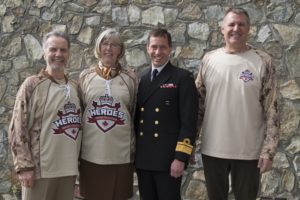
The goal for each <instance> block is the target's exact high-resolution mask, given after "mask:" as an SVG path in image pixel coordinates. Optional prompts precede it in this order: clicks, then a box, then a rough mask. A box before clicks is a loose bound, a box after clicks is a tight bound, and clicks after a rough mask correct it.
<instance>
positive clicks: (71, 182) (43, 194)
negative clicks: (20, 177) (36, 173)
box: [22, 176, 76, 200]
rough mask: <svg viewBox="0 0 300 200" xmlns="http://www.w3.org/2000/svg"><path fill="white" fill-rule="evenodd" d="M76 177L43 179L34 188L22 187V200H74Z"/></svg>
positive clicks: (36, 182)
mask: <svg viewBox="0 0 300 200" xmlns="http://www.w3.org/2000/svg"><path fill="white" fill-rule="evenodd" d="M75 178H76V176H65V177H59V178H41V179H38V180H35V182H34V185H33V187H31V188H27V187H22V200H73V193H74V186H75Z"/></svg>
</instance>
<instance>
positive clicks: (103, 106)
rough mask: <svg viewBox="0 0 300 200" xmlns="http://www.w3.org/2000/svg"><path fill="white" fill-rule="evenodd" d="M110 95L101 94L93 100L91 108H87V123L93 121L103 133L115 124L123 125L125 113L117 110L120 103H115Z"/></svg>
mask: <svg viewBox="0 0 300 200" xmlns="http://www.w3.org/2000/svg"><path fill="white" fill-rule="evenodd" d="M113 102H114V98H113V97H112V96H108V95H107V94H105V96H101V97H100V98H99V99H97V101H93V103H92V105H93V108H91V109H89V110H88V113H89V115H90V117H88V122H89V123H95V124H96V125H97V126H98V128H100V129H101V130H102V131H103V132H104V133H106V132H107V131H109V130H110V129H112V128H113V127H115V126H116V125H124V121H125V113H124V112H122V111H119V108H120V107H121V105H120V103H115V104H113Z"/></svg>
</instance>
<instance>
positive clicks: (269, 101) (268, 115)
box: [258, 52, 279, 160]
mask: <svg viewBox="0 0 300 200" xmlns="http://www.w3.org/2000/svg"><path fill="white" fill-rule="evenodd" d="M258 54H260V56H262V59H263V61H264V62H265V65H266V68H265V72H264V75H263V79H262V90H261V97H260V102H261V104H262V107H263V112H264V119H265V124H266V129H265V139H264V142H263V146H262V150H261V154H260V157H261V158H266V159H270V160H273V158H274V156H275V153H276V148H277V144H278V141H279V116H278V104H277V100H278V99H277V95H278V87H277V81H276V74H275V67H274V65H273V64H272V60H271V57H270V56H269V55H267V54H264V53H263V52H258Z"/></svg>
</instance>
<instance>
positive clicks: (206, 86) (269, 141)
mask: <svg viewBox="0 0 300 200" xmlns="http://www.w3.org/2000/svg"><path fill="white" fill-rule="evenodd" d="M270 60H271V59H270V57H269V56H268V55H266V54H265V53H263V52H261V51H255V50H252V49H251V50H249V51H246V52H244V53H238V54H229V53H226V52H225V51H224V49H223V48H219V49H217V50H214V51H212V52H209V53H208V54H206V55H205V57H204V58H203V64H202V66H201V67H200V71H199V74H198V77H197V80H196V85H197V87H198V88H199V91H200V94H202V98H204V99H205V101H204V108H205V114H204V118H203V124H202V146H201V151H202V153H203V154H206V155H209V156H213V157H219V158H227V159H246V160H251V159H258V158H259V156H260V155H261V156H262V157H267V158H271V159H272V158H273V157H274V154H275V149H276V145H277V142H278V130H277V129H278V118H277V108H276V105H277V103H276V82H275V71H274V67H273V66H272V65H271V62H270ZM203 90H204V91H205V92H204V91H203ZM264 154H265V155H264Z"/></svg>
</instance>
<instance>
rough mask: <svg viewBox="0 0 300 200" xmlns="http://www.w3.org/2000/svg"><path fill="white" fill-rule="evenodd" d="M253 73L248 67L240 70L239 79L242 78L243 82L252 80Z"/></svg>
mask: <svg viewBox="0 0 300 200" xmlns="http://www.w3.org/2000/svg"><path fill="white" fill-rule="evenodd" d="M253 78H254V75H253V73H252V72H250V71H249V70H248V69H246V70H245V71H242V73H241V74H240V79H242V80H243V81H244V82H245V83H246V82H249V81H253Z"/></svg>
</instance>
